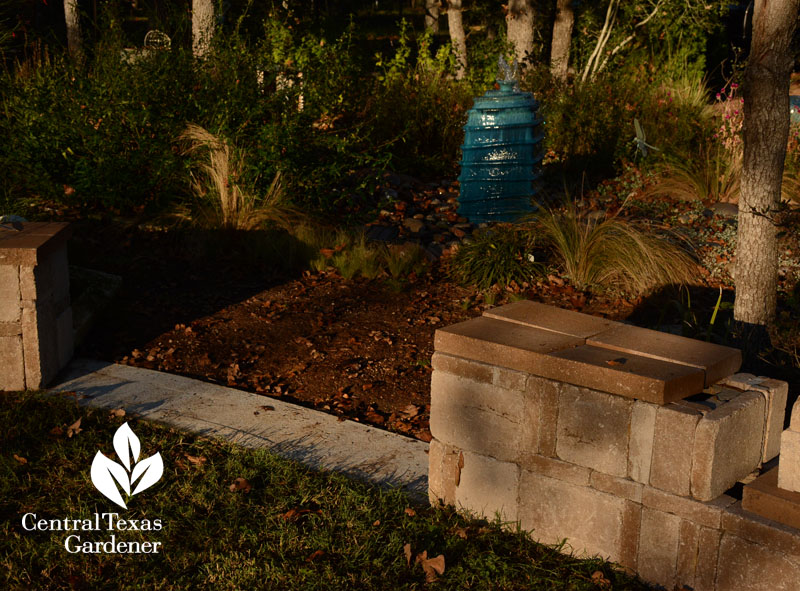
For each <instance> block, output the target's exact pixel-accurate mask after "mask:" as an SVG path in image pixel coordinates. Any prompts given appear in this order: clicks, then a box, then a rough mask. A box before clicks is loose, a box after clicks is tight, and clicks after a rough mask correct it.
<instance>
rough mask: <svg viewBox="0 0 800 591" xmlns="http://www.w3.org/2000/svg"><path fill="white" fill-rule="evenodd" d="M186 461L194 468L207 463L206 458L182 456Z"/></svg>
mask: <svg viewBox="0 0 800 591" xmlns="http://www.w3.org/2000/svg"><path fill="white" fill-rule="evenodd" d="M183 455H184V456H185V457H186V459H187V460H189V461H190V462H191V463H192V464H194V465H195V466H202V465H203V464H205V463H206V462H207V461H208V458H206V457H205V456H190V455H189V454H183Z"/></svg>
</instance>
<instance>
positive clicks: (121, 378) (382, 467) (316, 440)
mask: <svg viewBox="0 0 800 591" xmlns="http://www.w3.org/2000/svg"><path fill="white" fill-rule="evenodd" d="M51 390H55V391H74V392H77V393H79V394H83V395H85V396H86V398H85V399H83V400H82V401H81V402H82V403H83V404H86V405H88V406H92V407H97V408H106V409H116V408H123V409H125V411H126V413H128V414H132V415H135V416H139V417H142V418H145V419H148V420H153V421H158V422H161V423H165V424H168V425H171V426H174V427H178V428H180V429H184V430H187V431H192V432H194V433H198V434H200V435H205V436H210V437H218V438H223V439H226V440H228V441H231V442H233V443H237V444H240V445H245V446H247V447H253V448H257V447H264V448H268V449H270V450H272V451H273V452H275V453H277V454H279V455H281V456H283V457H286V458H290V459H292V460H296V461H299V462H302V463H304V464H306V465H308V466H310V467H312V468H316V469H320V470H334V471H337V472H342V473H344V474H346V475H348V476H351V477H354V478H358V479H362V480H368V481H371V482H375V483H379V484H384V485H391V486H400V487H403V488H404V489H405V490H407V491H408V492H409V493H411V494H412V495H413V496H415V497H421V498H427V491H428V455H427V452H428V444H427V443H424V442H422V441H418V440H416V439H411V438H409V437H404V436H402V435H397V434H395V433H389V432H387V431H382V430H380V429H376V428H374V427H370V426H367V425H362V424H360V423H356V422H354V421H339V420H338V419H337V418H336V417H335V416H332V415H329V414H325V413H322V412H318V411H315V410H311V409H308V408H304V407H301V406H296V405H294V404H288V403H286V402H282V401H280V400H275V399H273V398H267V397H265V396H259V395H257V394H251V393H249V392H242V391H241V390H234V389H233V388H226V387H223V386H217V385H215V384H208V383H206V382H201V381H199V380H193V379H191V378H185V377H181V376H175V375H170V374H166V373H160V372H157V371H151V370H149V369H139V368H135V367H129V366H127V365H115V364H112V363H106V362H102V361H93V360H87V359H77V360H74V361H73V362H72V363H71V364H70V365H69V367H67V369H66V370H64V371H63V372H62V373H61V375H60V376H59V379H58V383H57V384H56V385H55V386H53V387H52V388H51ZM268 407H272V408H273V409H274V410H270V409H269V408H268Z"/></svg>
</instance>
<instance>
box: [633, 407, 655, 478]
mask: <svg viewBox="0 0 800 591" xmlns="http://www.w3.org/2000/svg"><path fill="white" fill-rule="evenodd" d="M658 408H659V407H658V406H657V405H655V404H651V403H649V402H643V401H641V400H636V401H635V402H634V403H633V408H632V410H631V438H630V444H629V448H630V451H629V452H628V474H629V475H630V477H631V478H632V479H633V480H635V481H636V482H641V483H643V484H648V483H649V482H650V464H651V462H652V459H653V436H654V434H655V427H656V411H657V410H658Z"/></svg>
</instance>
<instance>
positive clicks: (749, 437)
mask: <svg viewBox="0 0 800 591" xmlns="http://www.w3.org/2000/svg"><path fill="white" fill-rule="evenodd" d="M766 410H767V409H766V404H765V400H764V396H763V395H762V394H760V393H756V392H745V393H743V394H741V395H740V396H737V397H736V398H735V399H734V400H731V401H730V402H728V403H726V404H723V405H721V406H719V407H718V408H716V409H715V410H712V411H711V412H709V413H707V414H705V416H703V418H702V419H701V420H700V421H699V422H698V423H697V430H696V431H695V435H694V451H693V460H692V486H691V491H692V496H693V497H694V498H696V499H699V500H701V501H710V500H712V499H714V498H716V497H718V496H719V495H721V494H722V493H724V492H725V491H726V490H728V489H729V488H730V487H732V486H733V485H734V484H736V482H737V481H739V480H741V479H742V478H744V477H745V476H747V475H748V474H750V473H751V472H752V471H753V470H755V469H756V468H757V467H758V464H759V463H760V461H761V456H762V444H763V437H764V421H765V418H766Z"/></svg>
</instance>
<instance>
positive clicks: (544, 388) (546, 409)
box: [526, 376, 562, 457]
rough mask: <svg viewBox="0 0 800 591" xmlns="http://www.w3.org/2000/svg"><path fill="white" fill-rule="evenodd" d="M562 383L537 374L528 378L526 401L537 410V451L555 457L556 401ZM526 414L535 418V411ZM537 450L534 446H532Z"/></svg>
mask: <svg viewBox="0 0 800 591" xmlns="http://www.w3.org/2000/svg"><path fill="white" fill-rule="evenodd" d="M561 387H562V385H561V384H560V383H558V382H554V381H552V380H546V379H544V378H540V377H537V376H530V377H529V378H528V386H527V390H526V393H527V396H526V401H527V403H528V404H530V405H533V406H535V407H536V409H537V410H538V415H539V422H538V429H537V437H536V439H537V440H538V444H539V445H538V452H539V453H540V454H542V455H544V456H549V457H555V455H556V433H557V430H558V402H559V398H560V395H561ZM528 416H530V417H532V418H531V420H532V421H533V420H535V413H534V412H529V414H528ZM532 449H533V450H534V451H537V450H536V449H535V448H532Z"/></svg>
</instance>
